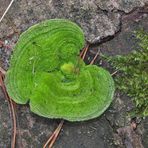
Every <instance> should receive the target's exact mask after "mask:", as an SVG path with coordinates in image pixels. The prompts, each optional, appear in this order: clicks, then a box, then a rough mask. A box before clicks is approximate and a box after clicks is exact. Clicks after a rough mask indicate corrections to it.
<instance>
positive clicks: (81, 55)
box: [80, 44, 89, 60]
mask: <svg viewBox="0 0 148 148" xmlns="http://www.w3.org/2000/svg"><path fill="white" fill-rule="evenodd" d="M88 48H89V44H87V46H86V47H85V48H84V49H83V50H82V52H81V53H80V57H81V58H82V60H84V58H85V56H86V53H87V51H88Z"/></svg>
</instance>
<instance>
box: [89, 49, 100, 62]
mask: <svg viewBox="0 0 148 148" xmlns="http://www.w3.org/2000/svg"><path fill="white" fill-rule="evenodd" d="M99 54H100V51H98V52H97V53H96V55H95V57H94V58H93V59H92V61H91V62H90V65H92V64H93V63H94V62H95V60H96V58H97V57H98V55H99Z"/></svg>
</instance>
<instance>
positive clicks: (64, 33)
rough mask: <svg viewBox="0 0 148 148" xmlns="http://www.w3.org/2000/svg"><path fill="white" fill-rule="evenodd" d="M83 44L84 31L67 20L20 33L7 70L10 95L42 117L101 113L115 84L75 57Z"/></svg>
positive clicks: (82, 116)
mask: <svg viewBox="0 0 148 148" xmlns="http://www.w3.org/2000/svg"><path fill="white" fill-rule="evenodd" d="M84 44H85V39H84V34H83V31H82V30H81V28H79V27H78V26H77V25H76V24H74V23H72V22H70V21H68V20H64V19H52V20H48V21H44V22H42V23H39V24H37V25H34V26H32V27H30V28H29V29H28V30H27V31H26V32H24V33H23V34H22V35H21V36H20V38H19V40H18V42H17V44H16V46H15V48H14V53H13V55H12V58H11V61H10V68H9V70H8V72H7V74H6V78H5V84H6V88H7V91H8V94H9V95H10V97H11V98H12V99H13V100H14V101H15V102H16V103H18V104H26V103H27V102H29V105H30V109H31V111H32V112H34V113H36V114H38V115H41V116H44V117H47V118H60V119H65V120H69V121H83V120H89V119H92V118H95V117H98V116H100V115H101V114H102V113H103V112H104V111H105V110H106V109H107V108H108V106H109V105H110V103H111V102H112V98H113V94H114V82H113V79H112V77H111V75H110V74H109V72H108V71H106V70H105V69H103V68H101V67H97V66H95V65H85V63H84V62H83V61H82V60H81V59H80V56H79V52H80V49H82V48H83V46H84Z"/></svg>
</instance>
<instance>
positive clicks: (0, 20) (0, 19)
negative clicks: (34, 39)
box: [0, 0, 14, 23]
mask: <svg viewBox="0 0 148 148" xmlns="http://www.w3.org/2000/svg"><path fill="white" fill-rule="evenodd" d="M13 2H14V0H11V2H10V4H9V5H8V7H7V9H6V10H5V12H4V13H3V15H2V17H1V18H0V23H1V22H2V20H3V18H4V17H5V15H6V13H7V12H8V10H9V9H10V7H11V5H12V4H13Z"/></svg>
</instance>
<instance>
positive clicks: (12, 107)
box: [0, 68, 16, 148]
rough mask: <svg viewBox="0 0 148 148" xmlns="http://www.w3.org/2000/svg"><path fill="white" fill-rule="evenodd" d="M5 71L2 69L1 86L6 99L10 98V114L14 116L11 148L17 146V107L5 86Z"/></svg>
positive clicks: (0, 75)
mask: <svg viewBox="0 0 148 148" xmlns="http://www.w3.org/2000/svg"><path fill="white" fill-rule="evenodd" d="M1 69H2V68H1ZM4 73H5V70H3V71H1V70H0V86H1V88H2V91H3V93H4V95H5V97H6V99H7V100H8V106H9V110H10V115H11V116H12V122H13V132H12V133H13V135H12V140H11V148H15V144H16V116H15V109H14V104H13V101H12V100H11V98H10V97H9V95H8V93H7V90H6V87H5V84H4V82H3V80H4Z"/></svg>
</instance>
